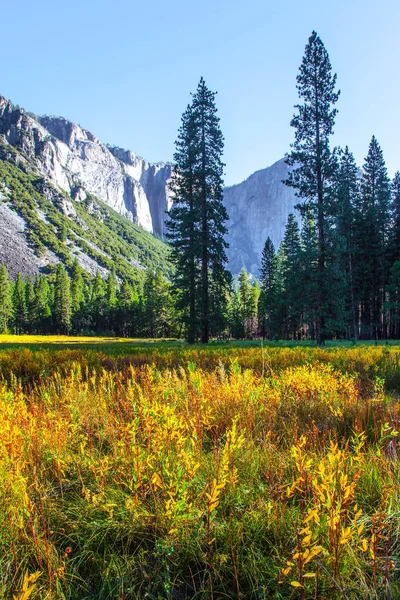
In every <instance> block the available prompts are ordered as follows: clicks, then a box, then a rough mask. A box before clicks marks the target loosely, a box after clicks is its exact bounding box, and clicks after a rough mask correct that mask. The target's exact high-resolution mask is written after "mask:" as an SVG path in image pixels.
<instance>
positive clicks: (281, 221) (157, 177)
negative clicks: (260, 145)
mask: <svg viewBox="0 0 400 600" xmlns="http://www.w3.org/2000/svg"><path fill="white" fill-rule="evenodd" d="M0 137H1V139H2V141H3V142H4V143H6V144H8V145H9V146H10V147H13V148H17V149H18V152H19V153H20V158H19V159H17V160H18V161H19V162H20V163H21V161H22V162H23V160H27V161H28V162H29V164H30V167H32V168H34V170H35V171H36V172H37V173H40V174H41V175H42V176H43V177H44V178H45V179H46V180H47V181H48V182H50V183H51V185H53V186H54V187H55V188H57V189H59V190H61V191H62V192H63V193H64V194H65V195H66V198H65V199H64V205H65V207H66V206H67V205H68V202H69V200H68V198H70V200H71V202H72V201H75V202H82V201H84V200H85V199H87V197H88V196H94V197H97V198H98V199H99V200H100V201H102V202H104V203H105V204H106V205H107V206H109V207H110V208H112V209H113V210H114V211H116V212H117V213H119V214H120V215H122V216H124V217H126V218H127V219H129V220H131V221H133V223H135V224H137V225H139V226H140V227H142V228H143V229H145V230H146V231H148V232H151V233H153V234H155V235H157V236H158V237H161V238H162V237H163V236H164V234H165V221H166V218H167V214H166V213H167V211H168V209H169V208H170V206H171V198H170V194H169V191H168V180H169V178H170V176H171V165H169V164H164V163H156V164H152V163H149V162H147V161H145V160H143V159H142V158H140V157H139V156H137V155H136V154H134V153H133V152H131V151H129V150H124V149H122V148H118V147H114V146H108V145H105V144H103V143H102V142H100V140H98V138H97V137H96V136H94V135H93V134H92V133H90V132H89V131H87V130H86V129H83V128H82V127H80V126H79V125H76V124H75V123H72V122H70V121H68V120H66V119H64V118H62V117H48V116H43V117H36V116H35V115H32V114H31V113H26V112H25V111H24V110H22V109H20V108H18V107H15V106H13V104H12V103H11V102H10V101H8V100H6V99H5V98H3V97H2V96H0ZM22 157H24V158H22ZM286 175H287V166H286V165H285V163H284V161H283V159H282V160H280V161H278V162H276V163H275V164H273V165H272V166H271V167H268V168H266V169H263V170H261V171H257V172H256V173H254V174H253V175H251V176H250V177H249V178H248V179H246V180H245V181H243V182H242V183H240V184H238V185H234V186H232V187H227V188H226V189H225V191H224V202H225V205H226V208H227V211H228V214H229V217H230V220H229V223H228V229H229V233H228V242H229V246H230V247H229V250H228V259H229V268H230V269H231V271H232V272H233V273H238V272H239V271H240V269H241V268H242V267H245V268H246V269H247V270H248V271H250V272H252V273H253V274H255V275H257V274H258V269H259V265H260V258H261V252H262V248H263V245H264V243H265V240H266V238H267V236H270V237H271V239H272V241H273V242H274V244H275V246H276V247H277V246H278V245H279V243H280V241H281V239H282V237H283V233H284V228H285V224H286V221H287V217H288V214H289V213H290V212H291V211H293V207H294V205H295V204H296V198H295V196H294V192H293V190H292V189H290V188H288V187H286V186H285V185H284V184H283V183H282V179H285V177H286Z"/></svg>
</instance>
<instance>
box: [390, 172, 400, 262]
mask: <svg viewBox="0 0 400 600" xmlns="http://www.w3.org/2000/svg"><path fill="white" fill-rule="evenodd" d="M392 220H393V231H392V236H391V258H392V262H394V261H396V260H398V261H400V171H397V172H396V174H395V176H394V179H393V181H392Z"/></svg>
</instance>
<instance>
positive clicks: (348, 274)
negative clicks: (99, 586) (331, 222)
mask: <svg viewBox="0 0 400 600" xmlns="http://www.w3.org/2000/svg"><path fill="white" fill-rule="evenodd" d="M336 186H337V187H336V198H337V200H336V206H335V220H336V248H337V250H338V251H339V252H340V258H339V260H340V269H341V271H342V273H343V276H344V281H345V283H344V299H343V300H344V304H345V321H347V323H348V324H349V330H350V331H351V334H350V337H353V338H354V339H356V340H357V339H358V336H359V332H358V321H359V315H358V304H359V302H358V293H357V292H358V282H359V278H358V272H357V266H358V265H357V249H356V239H357V226H358V223H359V214H358V206H359V204H360V186H359V182H358V173H357V165H356V163H355V160H354V156H353V154H352V153H351V152H350V151H349V148H348V147H347V146H346V148H345V150H344V151H343V152H341V156H340V164H339V169H338V172H337V183H336ZM337 297H339V294H337Z"/></svg>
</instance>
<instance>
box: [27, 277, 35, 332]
mask: <svg viewBox="0 0 400 600" xmlns="http://www.w3.org/2000/svg"><path fill="white" fill-rule="evenodd" d="M25 296H26V314H27V324H26V329H27V331H28V333H34V332H35V307H36V297H35V289H34V287H33V282H32V277H31V276H30V275H29V276H28V278H27V280H26V284H25Z"/></svg>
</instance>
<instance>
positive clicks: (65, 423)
mask: <svg viewBox="0 0 400 600" xmlns="http://www.w3.org/2000/svg"><path fill="white" fill-rule="evenodd" d="M398 358H399V350H398V349H397V348H393V349H385V348H379V347H378V348H375V347H370V348H355V349H347V350H345V349H332V350H329V351H324V350H318V349H311V348H293V349H289V348H278V349H274V348H269V349H268V350H267V351H265V352H261V350H259V349H256V348H239V349H230V350H229V352H226V351H225V349H220V348H214V349H208V350H199V349H179V348H178V349H171V348H165V349H160V348H159V347H155V348H154V349H153V350H151V351H150V352H149V351H147V352H146V353H145V352H144V351H143V349H138V350H137V351H136V352H135V353H134V354H132V355H130V356H118V355H117V356H110V355H108V354H106V353H104V352H96V351H93V350H92V351H89V352H86V351H82V350H79V349H74V350H62V351H58V352H54V351H50V350H38V351H36V352H32V351H30V350H19V351H15V350H7V351H3V352H2V353H1V354H0V372H1V373H2V377H3V379H2V382H1V384H0V502H1V510H0V560H1V566H2V569H1V574H0V597H1V598H7V599H9V598H13V597H15V598H17V599H19V600H22V599H25V598H28V597H30V598H41V599H50V598H52V599H58V598H60V599H63V598H65V599H71V600H72V599H76V600H78V599H79V600H80V599H84V598H87V599H89V598H90V599H95V598H104V599H106V598H107V599H114V598H115V599H123V598H124V599H130V598H149V599H159V598H165V599H168V598H170V599H181V598H182V599H183V598H215V599H216V598H236V599H242V598H251V599H259V598H276V599H278V598H301V599H306V598H310V599H311V598H321V599H322V598H333V599H335V598H338V599H339V598H360V599H361V598H362V599H364V598H396V597H399V594H400V586H399V566H400V565H399V558H398V556H399V539H400V538H399V529H400V528H399V463H398V460H397V458H398V457H397V439H398V430H399V418H400V403H399V401H398V399H397V396H396V394H395V391H394V390H395V386H396V385H397V377H398V368H397V367H398ZM396 365H397V367H396ZM385 379H386V381H387V382H388V383H385ZM388 387H389V388H390V389H391V392H390V394H389V393H388Z"/></svg>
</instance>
